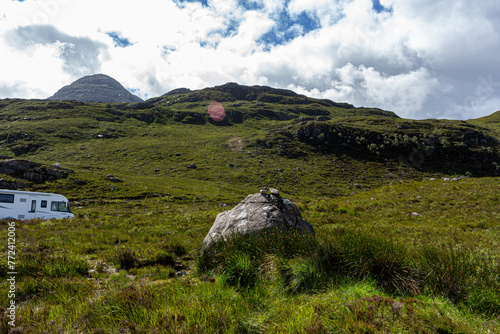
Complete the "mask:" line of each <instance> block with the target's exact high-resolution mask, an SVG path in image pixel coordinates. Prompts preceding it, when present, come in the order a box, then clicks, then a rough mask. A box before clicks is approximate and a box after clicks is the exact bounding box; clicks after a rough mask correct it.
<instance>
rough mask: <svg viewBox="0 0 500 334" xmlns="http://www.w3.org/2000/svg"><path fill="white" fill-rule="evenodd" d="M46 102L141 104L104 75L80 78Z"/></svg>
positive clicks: (132, 95)
mask: <svg viewBox="0 0 500 334" xmlns="http://www.w3.org/2000/svg"><path fill="white" fill-rule="evenodd" d="M48 100H57V101H80V102H104V103H139V102H143V100H142V99H141V98H140V97H138V96H135V95H134V94H132V93H130V92H129V91H128V90H126V89H125V87H123V86H122V85H121V84H120V83H119V82H118V81H116V80H115V79H113V78H111V77H109V76H107V75H104V74H95V75H90V76H86V77H83V78H80V79H78V80H76V81H75V82H73V83H72V84H70V85H68V86H64V87H63V88H61V89H60V90H59V91H57V93H55V94H54V95H53V96H51V97H49V98H48Z"/></svg>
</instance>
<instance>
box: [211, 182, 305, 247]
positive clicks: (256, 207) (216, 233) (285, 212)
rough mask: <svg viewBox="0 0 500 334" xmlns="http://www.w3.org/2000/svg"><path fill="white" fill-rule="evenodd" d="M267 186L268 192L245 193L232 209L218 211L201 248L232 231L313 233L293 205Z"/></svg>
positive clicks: (243, 232) (248, 232) (245, 232)
mask: <svg viewBox="0 0 500 334" xmlns="http://www.w3.org/2000/svg"><path fill="white" fill-rule="evenodd" d="M266 190H267V189H266ZM271 190H272V194H271V195H268V194H266V193H265V192H264V191H261V193H258V194H253V195H248V196H247V198H245V199H244V200H243V201H242V202H241V203H240V204H238V205H237V206H235V207H234V208H233V209H232V210H229V211H224V212H222V213H219V214H218V215H217V218H216V219H215V222H214V224H213V226H212V228H211V229H210V231H209V232H208V234H207V236H206V237H205V240H203V250H209V249H210V248H211V247H212V245H213V244H214V242H215V241H217V240H219V239H221V238H223V239H224V240H226V239H227V238H228V237H231V236H233V235H235V234H252V233H259V232H264V231H267V230H272V229H275V228H280V229H282V230H285V231H294V230H296V231H299V232H300V233H312V234H314V229H313V227H312V225H311V224H309V223H308V222H307V221H305V220H304V219H302V217H301V215H300V212H299V210H298V209H297V206H296V205H295V204H294V203H292V202H291V201H290V200H288V199H286V198H284V197H280V196H279V193H278V192H277V191H274V189H271Z"/></svg>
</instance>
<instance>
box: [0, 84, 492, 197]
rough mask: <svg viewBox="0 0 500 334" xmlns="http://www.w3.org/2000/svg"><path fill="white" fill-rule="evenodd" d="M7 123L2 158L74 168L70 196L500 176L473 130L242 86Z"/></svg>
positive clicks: (322, 188) (63, 110) (213, 193)
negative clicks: (220, 114) (217, 110)
mask: <svg viewBox="0 0 500 334" xmlns="http://www.w3.org/2000/svg"><path fill="white" fill-rule="evenodd" d="M214 100H215V101H219V102H221V103H222V104H223V106H224V108H225V111H226V115H227V116H226V117H225V119H224V120H223V121H214V120H213V119H211V118H210V116H209V115H208V113H207V106H208V105H209V104H210V103H211V102H213V101H214ZM0 120H1V128H0V143H1V146H0V155H1V156H4V157H13V158H22V159H28V160H33V161H36V162H41V163H45V164H55V163H58V164H59V165H60V166H61V167H64V168H69V169H71V170H72V171H74V172H73V173H70V177H69V178H68V179H65V180H62V181H60V182H59V183H60V184H58V185H57V188H58V189H60V190H61V191H63V190H64V191H63V192H65V193H67V194H68V195H69V197H70V198H72V199H75V200H80V199H82V198H101V197H103V196H104V197H111V198H126V197H138V196H145V193H148V194H156V195H166V194H172V195H177V194H179V195H183V196H184V195H187V196H188V197H200V196H201V197H208V198H211V199H216V198H217V197H231V196H234V195H236V194H242V193H243V194H244V193H247V192H248V191H252V190H254V189H256V188H258V187H260V186H261V185H269V186H275V187H278V188H280V189H281V190H282V191H283V192H284V193H288V194H293V195H296V196H302V195H307V196H337V195H346V194H350V193H352V192H353V191H354V192H357V191H360V190H364V189H370V188H373V187H377V186H380V185H386V184H390V183H391V182H394V181H399V180H404V179H422V178H423V177H425V176H427V175H465V174H467V175H474V176H488V175H491V176H492V175H497V172H498V170H497V166H498V163H499V162H500V159H499V156H498V140H497V138H496V137H495V136H496V134H495V132H493V131H491V130H488V129H486V128H482V127H476V126H473V125H471V123H469V122H462V121H445V120H439V121H438V120H426V121H413V120H405V119H401V118H399V117H397V116H396V115H395V114H394V113H392V112H386V111H382V110H379V109H368V108H354V107H353V106H351V105H348V104H339V103H335V102H332V101H328V100H317V99H311V98H308V97H305V96H300V95H297V94H295V93H293V92H291V91H283V90H276V89H272V88H268V87H259V86H256V87H246V86H239V85H236V84H226V85H224V86H219V87H215V88H212V89H204V90H201V91H194V92H188V93H184V94H179V95H168V94H166V95H165V96H162V97H159V98H154V99H151V100H148V101H146V102H143V103H138V104H99V103H93V104H89V103H81V102H67V101H65V102H60V101H32V100H8V99H6V100H2V101H0ZM189 164H195V165H196V167H197V168H196V169H192V168H187V167H186V166H188V165H189ZM106 175H113V176H114V177H115V178H118V179H121V180H123V181H124V182H123V183H120V184H113V183H110V182H109V177H106ZM187 180H196V182H190V181H189V182H188V181H187ZM77 181H79V182H77ZM82 184H85V185H84V186H82ZM112 185H114V187H113V188H114V190H111V186H112ZM181 185H182V186H181ZM51 187H52V188H53V187H54V186H53V185H51V184H33V185H32V188H33V189H38V190H50V189H51ZM145 188H147V189H145ZM204 189H205V190H204Z"/></svg>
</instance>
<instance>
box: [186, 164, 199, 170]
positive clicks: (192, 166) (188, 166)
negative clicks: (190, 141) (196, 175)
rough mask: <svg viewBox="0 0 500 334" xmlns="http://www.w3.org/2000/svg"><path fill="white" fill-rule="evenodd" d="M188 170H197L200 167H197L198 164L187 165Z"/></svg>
mask: <svg viewBox="0 0 500 334" xmlns="http://www.w3.org/2000/svg"><path fill="white" fill-rule="evenodd" d="M186 167H187V168H189V169H196V168H198V166H196V164H189V165H186Z"/></svg>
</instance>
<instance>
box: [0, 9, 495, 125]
mask: <svg viewBox="0 0 500 334" xmlns="http://www.w3.org/2000/svg"><path fill="white" fill-rule="evenodd" d="M97 73H103V74H107V75H109V76H111V77H113V78H114V79H116V80H118V81H119V82H120V83H121V84H122V85H124V86H125V87H126V88H127V89H128V90H130V91H131V92H132V93H134V94H136V95H138V96H140V97H141V98H143V99H148V98H152V97H156V96H160V95H163V94H165V93H167V92H168V91H170V90H172V89H175V88H180V87H186V88H190V89H201V88H205V87H213V86H216V85H222V84H224V83H226V82H237V83H239V84H242V85H265V86H271V87H276V88H285V89H291V90H293V91H295V92H297V93H300V94H304V95H307V96H310V97H315V98H325V99H330V100H333V101H336V102H347V103H350V104H353V105H355V106H356V107H362V106H364V107H376V108H381V109H384V110H390V111H394V112H395V113H396V114H397V115H399V116H401V117H404V118H412V119H426V118H447V119H463V120H466V119H472V118H478V117H482V116H486V115H489V114H491V113H493V112H495V111H498V110H500V0H481V1H472V0H446V1H444V0H404V1H400V0H285V1H279V0H248V1H247V0H199V1H197V0H144V1H132V0H0V98H14V97H16V98H42V99H43V98H47V97H49V96H51V95H53V94H54V93H55V92H56V91H57V90H58V89H60V88H61V87H63V86H65V85H68V84H70V83H72V82H73V81H75V80H77V79H79V78H81V77H83V76H86V75H92V74H97Z"/></svg>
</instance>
